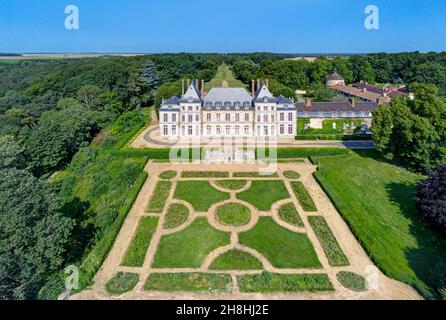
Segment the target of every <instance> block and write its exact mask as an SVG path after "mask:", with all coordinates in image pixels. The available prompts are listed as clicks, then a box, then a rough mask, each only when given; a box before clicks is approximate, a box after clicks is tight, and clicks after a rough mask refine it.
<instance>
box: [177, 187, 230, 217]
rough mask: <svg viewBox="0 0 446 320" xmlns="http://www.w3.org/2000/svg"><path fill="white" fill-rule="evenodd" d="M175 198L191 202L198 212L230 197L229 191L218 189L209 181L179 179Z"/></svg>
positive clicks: (204, 210) (206, 209)
mask: <svg viewBox="0 0 446 320" xmlns="http://www.w3.org/2000/svg"><path fill="white" fill-rule="evenodd" d="M175 199H179V200H184V201H187V202H189V203H190V204H191V205H192V206H193V207H194V209H195V210H196V211H198V212H206V211H208V210H209V208H210V207H211V206H212V205H214V204H215V203H217V202H220V201H223V200H227V199H229V193H226V192H222V191H219V190H216V189H215V188H214V187H212V186H211V184H210V183H209V182H208V181H179V182H178V183H177V188H176V190H175Z"/></svg>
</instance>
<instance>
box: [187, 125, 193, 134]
mask: <svg viewBox="0 0 446 320" xmlns="http://www.w3.org/2000/svg"><path fill="white" fill-rule="evenodd" d="M188 134H189V135H190V136H191V135H193V134H194V132H193V128H192V126H189V128H188Z"/></svg>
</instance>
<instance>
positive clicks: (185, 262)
mask: <svg viewBox="0 0 446 320" xmlns="http://www.w3.org/2000/svg"><path fill="white" fill-rule="evenodd" d="M229 243H230V234H229V233H225V232H221V231H218V230H216V229H214V228H212V227H211V226H210V225H209V223H208V222H207V219H206V218H197V219H195V221H194V222H193V223H192V224H191V225H190V226H188V227H187V228H186V229H184V230H182V231H180V232H177V233H174V234H170V235H166V236H163V237H162V238H161V240H160V243H159V245H158V250H157V252H156V255H155V259H154V262H153V265H152V267H153V268H199V267H201V265H202V264H203V262H204V259H205V258H206V256H207V255H208V254H209V253H211V252H212V251H213V250H215V249H217V248H218V247H222V246H225V245H228V244H229Z"/></svg>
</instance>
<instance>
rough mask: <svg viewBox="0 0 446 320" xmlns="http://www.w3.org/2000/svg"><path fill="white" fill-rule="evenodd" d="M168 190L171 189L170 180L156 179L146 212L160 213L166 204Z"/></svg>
mask: <svg viewBox="0 0 446 320" xmlns="http://www.w3.org/2000/svg"><path fill="white" fill-rule="evenodd" d="M170 190H172V182H170V181H158V182H157V183H156V187H155V190H154V191H153V195H152V197H151V198H150V201H149V204H148V205H147V208H146V212H154V213H161V212H162V211H163V209H164V206H165V205H166V201H167V198H168V197H169V194H170Z"/></svg>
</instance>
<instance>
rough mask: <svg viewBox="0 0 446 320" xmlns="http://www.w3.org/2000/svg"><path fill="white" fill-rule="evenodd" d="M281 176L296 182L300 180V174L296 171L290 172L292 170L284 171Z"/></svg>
mask: <svg viewBox="0 0 446 320" xmlns="http://www.w3.org/2000/svg"><path fill="white" fill-rule="evenodd" d="M283 176H284V177H285V178H287V179H291V180H297V179H299V178H300V174H299V173H297V172H296V171H292V170H287V171H284V173H283Z"/></svg>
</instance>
